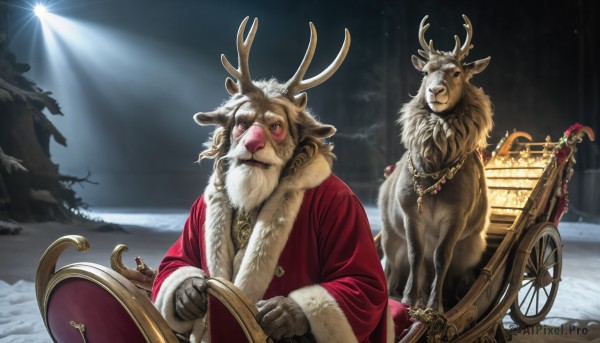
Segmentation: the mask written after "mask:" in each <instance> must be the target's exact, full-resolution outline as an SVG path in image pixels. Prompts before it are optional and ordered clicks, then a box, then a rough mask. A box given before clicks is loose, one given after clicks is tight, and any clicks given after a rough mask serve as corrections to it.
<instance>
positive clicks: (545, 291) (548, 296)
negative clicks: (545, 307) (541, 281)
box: [542, 287, 550, 299]
mask: <svg viewBox="0 0 600 343" xmlns="http://www.w3.org/2000/svg"><path fill="white" fill-rule="evenodd" d="M542 289H543V290H544V293H546V298H548V299H550V295H548V291H547V290H546V287H543V288H542Z"/></svg>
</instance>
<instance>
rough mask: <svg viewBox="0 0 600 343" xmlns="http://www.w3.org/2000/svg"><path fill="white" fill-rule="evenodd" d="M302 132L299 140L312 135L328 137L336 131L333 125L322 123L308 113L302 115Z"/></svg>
mask: <svg viewBox="0 0 600 343" xmlns="http://www.w3.org/2000/svg"><path fill="white" fill-rule="evenodd" d="M302 117H303V120H302V122H303V123H302V124H301V126H302V128H303V129H302V134H301V137H300V140H303V139H304V138H305V137H307V136H313V137H317V138H329V137H331V136H333V135H334V134H335V132H336V131H337V130H336V128H335V127H334V126H333V125H327V124H322V123H320V122H319V121H318V120H316V119H315V118H314V117H313V116H311V115H310V114H306V115H302Z"/></svg>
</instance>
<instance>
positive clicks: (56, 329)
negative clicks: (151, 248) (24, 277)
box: [36, 236, 178, 343]
mask: <svg viewBox="0 0 600 343" xmlns="http://www.w3.org/2000/svg"><path fill="white" fill-rule="evenodd" d="M69 246H75V247H76V248H77V250H79V251H87V250H88V249H89V243H88V241H87V240H86V239H85V238H83V237H81V236H65V237H62V238H60V239H58V240H57V241H55V242H54V243H53V244H52V245H50V247H48V249H47V250H46V252H45V253H44V255H43V256H42V258H41V260H40V264H39V266H38V270H37V276H36V296H37V301H38V306H39V308H40V312H41V314H42V317H43V319H44V324H45V325H46V329H47V330H48V333H49V334H50V336H51V337H52V339H53V340H54V341H55V342H69V343H71V342H90V343H91V342H93V343H96V342H100V343H102V342H107V343H118V342H169V343H171V342H172V343H175V342H178V340H177V338H176V337H175V335H174V334H173V332H172V331H171V329H170V328H169V326H168V324H167V323H166V322H165V321H164V319H163V318H162V317H161V315H160V314H159V313H158V311H157V310H156V309H155V308H154V306H153V305H152V303H151V302H150V301H149V299H148V298H147V296H146V294H144V292H143V291H141V290H140V289H138V288H137V287H135V286H134V285H133V284H132V283H131V282H130V281H129V280H127V279H126V278H125V277H123V276H121V275H120V274H118V273H117V272H115V271H113V270H110V269H108V268H105V267H102V266H100V265H97V264H92V263H75V264H70V265H67V266H65V267H63V268H61V269H59V270H58V271H55V268H56V262H57V260H58V257H59V256H60V255H61V253H62V252H63V251H64V250H65V249H67V248H68V247H69Z"/></svg>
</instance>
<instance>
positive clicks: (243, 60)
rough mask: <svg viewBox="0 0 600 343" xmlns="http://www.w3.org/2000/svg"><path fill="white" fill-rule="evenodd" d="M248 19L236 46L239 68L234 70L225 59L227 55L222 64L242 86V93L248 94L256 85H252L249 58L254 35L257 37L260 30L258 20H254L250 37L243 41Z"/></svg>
mask: <svg viewBox="0 0 600 343" xmlns="http://www.w3.org/2000/svg"><path fill="white" fill-rule="evenodd" d="M248 19H249V17H246V18H244V20H243V21H242V24H240V28H239V29H238V33H237V43H236V45H237V52H238V68H237V69H236V68H234V67H233V66H232V65H231V63H229V61H228V60H227V57H225V54H221V63H223V67H225V69H226V70H227V71H228V72H229V74H231V76H233V77H235V79H236V80H237V81H238V85H239V86H240V88H241V92H242V93H246V92H248V91H250V90H252V89H254V88H255V86H254V84H253V83H252V79H251V78H250V66H249V64H248V57H249V55H250V48H251V47H252V41H254V35H256V30H257V29H258V19H257V18H254V21H253V22H252V26H251V27H250V31H249V32H248V36H246V39H245V40H243V36H244V30H245V29H246V24H247V23H248Z"/></svg>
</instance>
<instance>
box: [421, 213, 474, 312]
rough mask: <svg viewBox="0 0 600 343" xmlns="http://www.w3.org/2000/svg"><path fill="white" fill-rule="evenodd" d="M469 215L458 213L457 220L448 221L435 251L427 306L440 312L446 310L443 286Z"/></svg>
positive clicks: (441, 232) (442, 229)
mask: <svg viewBox="0 0 600 343" xmlns="http://www.w3.org/2000/svg"><path fill="white" fill-rule="evenodd" d="M466 217H467V216H466V215H461V214H457V215H456V216H455V217H454V219H455V221H453V222H450V223H448V224H447V225H445V226H444V227H442V228H441V230H440V241H439V244H438V246H437V247H436V249H435V251H434V252H433V265H434V273H435V275H434V279H433V283H432V285H431V293H430V294H429V300H428V301H427V307H429V308H432V309H434V310H436V311H438V312H440V313H443V312H444V304H443V302H442V288H443V286H444V279H445V278H446V273H447V272H448V268H449V267H450V263H451V262H452V255H453V253H454V247H455V246H456V242H457V241H458V238H459V237H460V236H461V235H462V232H463V231H464V230H465V226H466V224H467V218H466Z"/></svg>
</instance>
